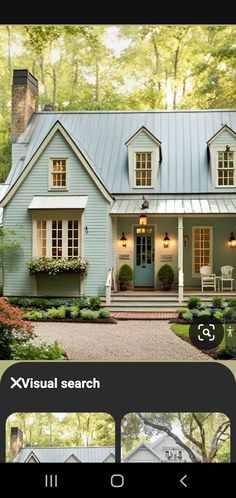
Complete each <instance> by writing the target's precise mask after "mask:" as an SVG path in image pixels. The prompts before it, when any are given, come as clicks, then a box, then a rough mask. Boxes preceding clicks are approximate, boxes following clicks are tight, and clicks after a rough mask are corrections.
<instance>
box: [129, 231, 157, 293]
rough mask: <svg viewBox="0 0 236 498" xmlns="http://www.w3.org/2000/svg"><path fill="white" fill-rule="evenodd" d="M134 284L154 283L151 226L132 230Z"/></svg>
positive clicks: (146, 285) (149, 285)
mask: <svg viewBox="0 0 236 498" xmlns="http://www.w3.org/2000/svg"><path fill="white" fill-rule="evenodd" d="M134 245H135V251H134V286H135V287H139V286H142V287H153V285H154V238H153V228H152V227H145V228H143V227H142V228H139V227H138V228H135V231H134Z"/></svg>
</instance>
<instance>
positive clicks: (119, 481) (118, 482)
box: [111, 474, 125, 488]
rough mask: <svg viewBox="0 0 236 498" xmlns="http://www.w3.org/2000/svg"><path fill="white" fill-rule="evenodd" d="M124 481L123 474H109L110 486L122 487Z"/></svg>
mask: <svg viewBox="0 0 236 498" xmlns="http://www.w3.org/2000/svg"><path fill="white" fill-rule="evenodd" d="M124 483H125V480H124V476H122V474H113V475H112V476H111V487H112V488H123V486H124Z"/></svg>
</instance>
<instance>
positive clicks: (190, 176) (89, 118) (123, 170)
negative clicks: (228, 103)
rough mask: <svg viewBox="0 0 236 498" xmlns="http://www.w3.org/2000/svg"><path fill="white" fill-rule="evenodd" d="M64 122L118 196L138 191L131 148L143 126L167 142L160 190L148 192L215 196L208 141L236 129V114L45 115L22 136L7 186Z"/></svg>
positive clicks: (157, 187) (163, 144)
mask: <svg viewBox="0 0 236 498" xmlns="http://www.w3.org/2000/svg"><path fill="white" fill-rule="evenodd" d="M57 121H59V122H60V123H61V124H62V125H63V127H64V128H65V129H66V131H67V132H68V133H69V135H70V136H71V138H72V139H73V140H74V141H75V143H76V144H77V145H78V147H80V148H81V149H82V153H83V154H84V156H85V157H86V158H87V159H88V160H89V161H90V164H91V166H92V167H93V169H94V170H95V172H96V174H97V175H98V176H99V177H100V178H102V180H103V182H104V184H105V185H106V186H107V188H108V189H109V191H110V192H111V193H113V194H119V193H122V194H124V193H126V194H127V193H131V192H134V190H133V189H132V186H131V185H130V183H129V177H128V153H127V147H126V145H125V143H126V142H127V141H128V140H129V139H130V138H131V137H132V136H133V135H134V134H135V133H136V132H137V131H138V130H139V129H140V128H142V127H145V128H146V129H147V130H148V131H149V132H150V133H151V134H152V135H154V136H155V137H157V139H158V140H160V141H161V148H162V162H161V164H160V168H159V172H158V178H157V181H156V185H155V188H154V189H150V190H149V189H145V192H146V193H148V192H150V193H152V192H156V193H162V194H170V193H171V194H175V193H184V194H189V193H205V192H206V193H215V194H216V195H217V196H220V195H221V194H222V193H223V192H227V191H228V189H227V187H226V188H222V189H220V191H219V190H216V189H215V188H214V186H213V185H212V178H211V173H210V167H209V157H208V153H207V141H208V140H209V139H210V138H211V137H212V136H214V135H215V134H216V133H217V132H218V131H219V130H220V129H221V128H222V126H224V125H225V124H226V125H227V126H228V127H229V128H231V129H232V130H236V111H233V110H206V111H194V110H193V111H185V110H183V111H165V112H163V111H153V112H150V111H109V112H107V111H105V112H104V111H97V112H94V111H90V112H53V111H51V112H45V111H44V112H39V113H36V114H34V116H33V117H32V119H31V120H30V123H29V126H28V127H27V129H26V130H25V132H24V133H23V134H22V135H21V136H20V137H19V140H18V144H19V145H20V144H21V146H22V148H23V149H22V157H21V159H20V160H19V161H18V162H17V163H16V165H14V167H13V170H12V171H11V172H10V174H9V176H8V179H7V182H8V183H11V184H12V183H13V182H14V181H15V179H16V177H17V176H18V175H19V174H20V171H22V169H23V168H24V167H25V166H26V165H27V164H28V162H29V161H30V159H31V158H32V156H33V154H34V153H35V152H36V150H37V149H38V147H39V146H40V144H41V143H42V141H43V140H44V138H45V137H46V135H47V134H48V132H49V131H50V130H51V128H52V127H53V125H54V124H55V123H56V122H57Z"/></svg>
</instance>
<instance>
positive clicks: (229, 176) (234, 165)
mask: <svg viewBox="0 0 236 498" xmlns="http://www.w3.org/2000/svg"><path fill="white" fill-rule="evenodd" d="M207 144H208V147H209V152H210V161H211V172H212V183H213V185H214V187H216V188H218V187H219V188H226V189H227V188H229V189H230V188H232V187H236V133H235V132H234V130H232V129H231V128H229V126H227V125H224V126H223V127H222V128H221V129H220V130H219V131H218V132H217V133H215V135H213V137H212V138H211V139H210V140H208V142H207Z"/></svg>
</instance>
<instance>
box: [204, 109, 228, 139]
mask: <svg viewBox="0 0 236 498" xmlns="http://www.w3.org/2000/svg"><path fill="white" fill-rule="evenodd" d="M198 112H199V111H198ZM225 130H226V131H228V133H230V134H231V135H232V136H233V137H234V138H236V133H235V132H234V130H232V129H231V128H230V127H229V126H228V125H227V124H225V125H224V126H222V128H221V129H220V130H219V131H218V132H216V133H215V135H213V137H212V138H210V140H208V141H207V144H208V145H211V144H212V143H213V142H214V141H215V139H216V137H219V136H220V135H221V134H222V133H223V132H224V131H225Z"/></svg>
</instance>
